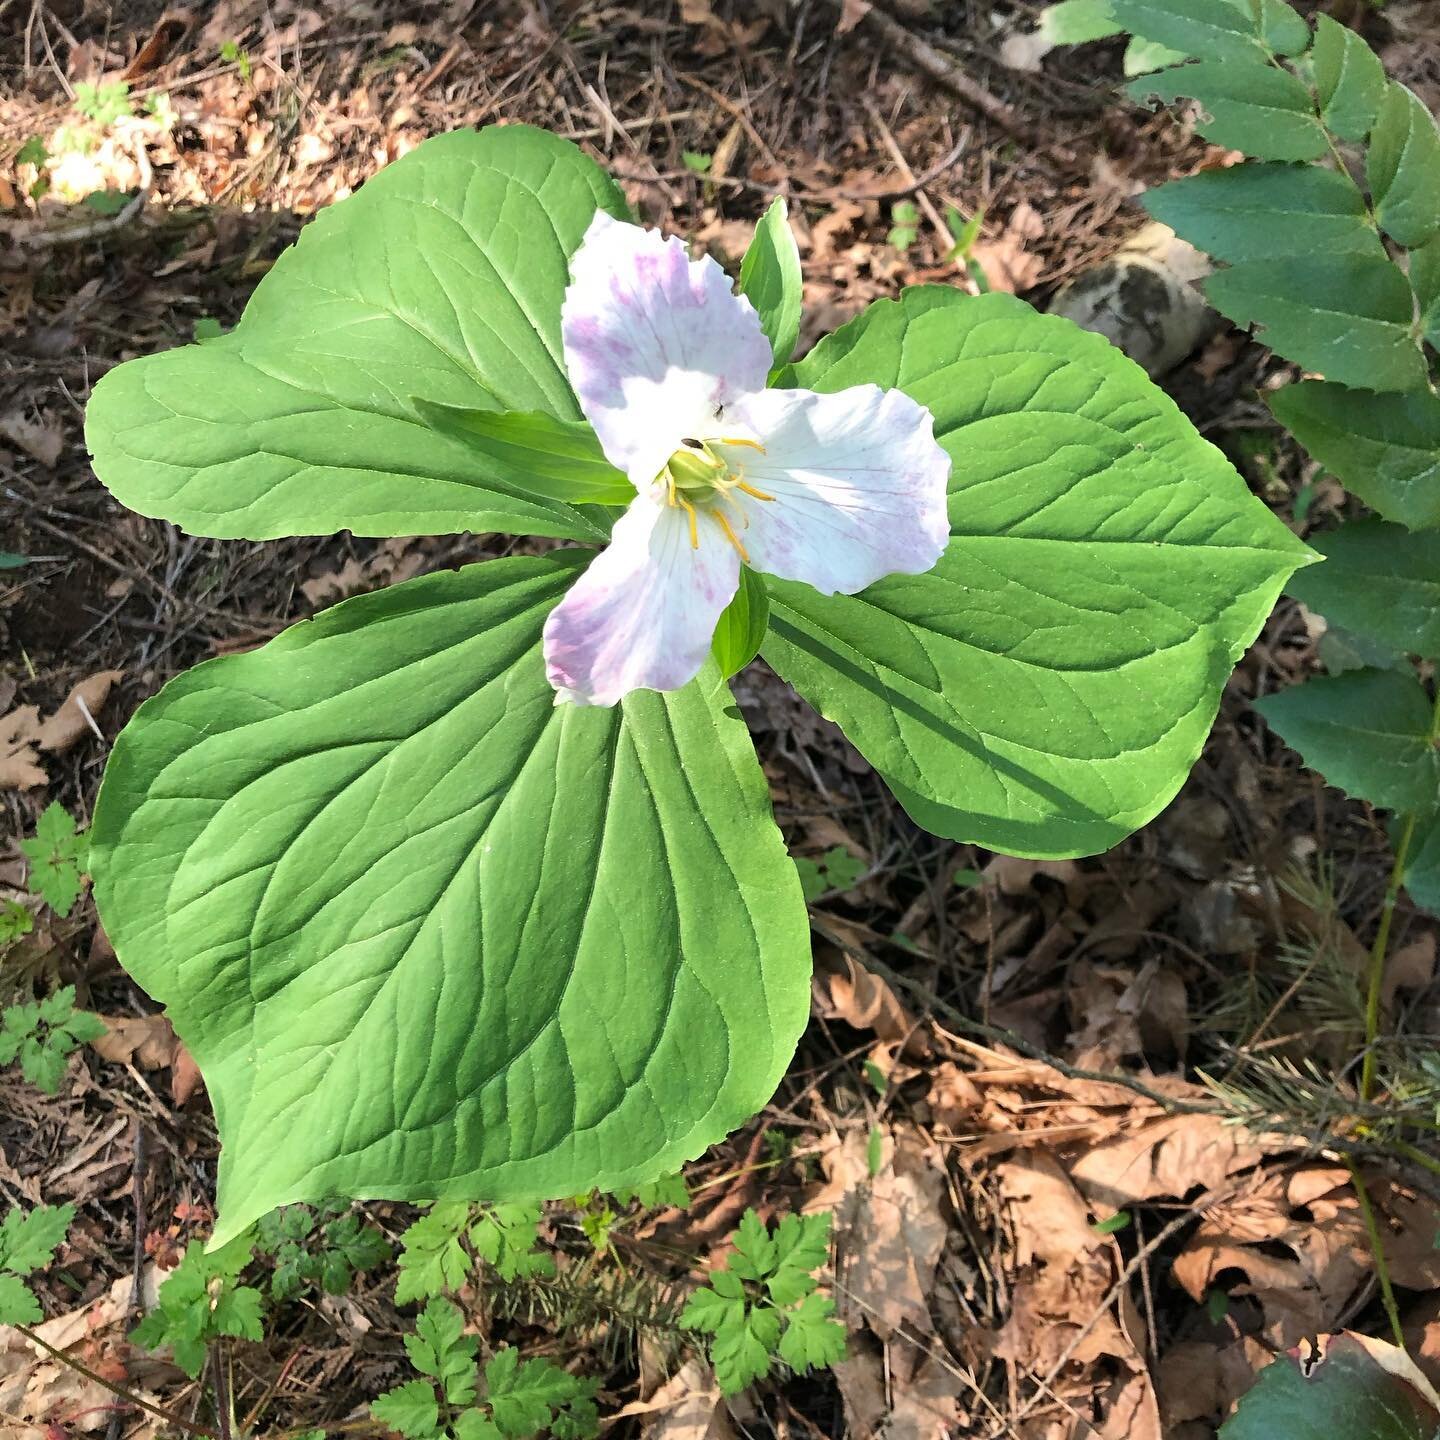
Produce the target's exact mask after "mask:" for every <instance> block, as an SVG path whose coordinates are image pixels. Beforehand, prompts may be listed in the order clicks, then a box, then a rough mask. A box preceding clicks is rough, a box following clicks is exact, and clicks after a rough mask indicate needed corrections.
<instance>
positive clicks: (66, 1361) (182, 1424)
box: [15, 1325, 220, 1440]
mask: <svg viewBox="0 0 1440 1440" xmlns="http://www.w3.org/2000/svg"><path fill="white" fill-rule="evenodd" d="M15 1329H16V1331H17V1332H18V1333H19V1334H21V1335H23V1336H24V1337H25V1338H26V1339H27V1340H28V1341H29V1342H30V1343H31V1344H32V1345H38V1346H39V1347H40V1348H41V1349H42V1350H43V1351H45V1353H46V1354H47V1355H51V1356H53V1357H54V1358H55V1359H56V1360H58V1361H59V1362H60V1363H61V1364H62V1365H68V1366H69V1367H70V1368H71V1369H72V1370H74V1371H76V1372H77V1373H78V1374H80V1375H83V1376H84V1377H85V1378H86V1379H87V1380H89V1381H91V1382H92V1383H94V1384H96V1385H100V1386H103V1387H104V1388H105V1389H106V1390H108V1391H109V1392H110V1393H111V1394H112V1395H118V1396H119V1397H120V1399H122V1400H124V1401H125V1402H126V1403H127V1404H130V1405H134V1406H136V1407H137V1408H138V1409H141V1410H144V1411H147V1412H148V1413H149V1414H151V1415H154V1416H156V1417H157V1418H158V1419H161V1420H163V1421H165V1423H166V1424H167V1425H173V1426H174V1427H175V1428H176V1429H177V1430H183V1431H185V1432H186V1434H188V1435H203V1436H204V1437H205V1440H220V1435H219V1432H218V1431H215V1430H210V1429H207V1428H206V1427H205V1426H204V1425H196V1424H194V1423H193V1422H191V1421H189V1420H183V1419H181V1417H180V1416H179V1415H176V1414H174V1413H172V1412H171V1411H169V1410H162V1409H161V1408H160V1406H158V1405H152V1404H151V1403H150V1402H149V1401H148V1400H142V1399H141V1398H140V1396H138V1395H136V1394H135V1393H134V1392H133V1391H130V1390H126V1389H123V1388H122V1387H121V1386H119V1385H117V1384H115V1382H114V1381H113V1380H107V1379H106V1378H105V1377H104V1376H103V1375H97V1374H96V1373H95V1372H94V1371H93V1370H92V1369H90V1367H89V1366H88V1365H82V1364H81V1363H80V1362H79V1361H78V1360H76V1359H75V1358H74V1357H73V1356H70V1355H67V1354H66V1353H65V1352H64V1351H63V1350H57V1349H56V1348H55V1346H53V1345H52V1344H51V1343H50V1342H49V1341H48V1340H46V1339H45V1338H44V1336H42V1335H37V1334H36V1333H35V1332H34V1331H33V1330H32V1329H31V1328H30V1327H29V1326H28V1325H17V1326H16V1327H15Z"/></svg>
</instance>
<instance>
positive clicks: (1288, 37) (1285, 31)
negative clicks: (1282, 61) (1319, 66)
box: [1246, 0, 1310, 55]
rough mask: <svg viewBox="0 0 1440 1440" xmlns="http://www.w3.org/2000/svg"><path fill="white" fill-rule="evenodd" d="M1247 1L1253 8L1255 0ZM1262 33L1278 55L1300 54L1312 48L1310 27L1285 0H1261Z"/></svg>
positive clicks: (1267, 43) (1266, 42)
mask: <svg viewBox="0 0 1440 1440" xmlns="http://www.w3.org/2000/svg"><path fill="white" fill-rule="evenodd" d="M1246 3H1250V4H1252V8H1253V0H1246ZM1260 34H1261V37H1262V39H1263V40H1264V41H1265V44H1266V45H1268V46H1269V47H1270V49H1271V50H1273V51H1274V52H1275V53H1276V54H1277V55H1299V54H1300V53H1301V52H1302V51H1303V50H1308V49H1309V48H1310V27H1309V26H1308V25H1307V24H1306V23H1305V21H1304V20H1303V19H1302V18H1301V17H1300V16H1299V15H1298V14H1297V13H1296V12H1295V11H1294V10H1293V9H1291V7H1290V6H1289V5H1287V4H1286V3H1285V0H1260Z"/></svg>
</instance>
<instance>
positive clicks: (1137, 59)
mask: <svg viewBox="0 0 1440 1440" xmlns="http://www.w3.org/2000/svg"><path fill="white" fill-rule="evenodd" d="M1183 59H1185V56H1184V55H1183V54H1181V52H1180V51H1179V50H1172V49H1170V47H1169V46H1168V45H1157V44H1156V43H1155V42H1154V41H1153V40H1142V39H1141V38H1140V36H1138V35H1136V36H1134V37H1133V38H1132V39H1131V41H1130V43H1129V44H1128V45H1127V46H1126V47H1125V60H1124V67H1123V68H1124V70H1125V74H1126V75H1127V76H1131V75H1148V74H1150V72H1151V71H1152V70H1163V69H1164V68H1165V67H1166V66H1167V65H1178V64H1179V63H1180V62H1181V61H1182V60H1183Z"/></svg>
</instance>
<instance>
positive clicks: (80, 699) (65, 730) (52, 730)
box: [35, 670, 125, 754]
mask: <svg viewBox="0 0 1440 1440" xmlns="http://www.w3.org/2000/svg"><path fill="white" fill-rule="evenodd" d="M124 674H125V672H124V671H123V670H101V671H98V672H97V673H96V674H94V675H89V676H87V677H86V678H85V679H84V680H82V681H80V683H79V684H78V685H76V686H75V687H74V688H73V689H72V690H71V691H70V693H69V694H68V695H67V696H66V697H65V699H64V700H63V701H62V702H61V704H60V708H59V709H58V710H56V711H55V713H54V714H53V715H52V716H50V718H49V719H48V720H46V721H45V722H44V724H42V725H41V726H40V729H39V731H38V733H37V735H36V741H35V743H36V744H37V745H38V746H39V747H40V749H41V750H45V751H49V752H50V753H52V754H59V753H61V752H62V751H65V750H68V749H69V748H70V747H71V746H72V745H74V744H75V742H76V741H77V740H80V739H82V738H83V737H84V736H86V735H93V734H94V733H95V731H94V730H93V729H92V722H93V721H94V720H95V718H96V717H97V716H98V715H99V713H100V712H101V711H102V710H103V709H104V708H105V702H106V701H107V700H108V699H109V698H110V690H111V687H112V686H113V685H114V684H115V682H116V681H117V680H119V679H120V678H121V677H122V676H123V675H124ZM87 716H88V718H87Z"/></svg>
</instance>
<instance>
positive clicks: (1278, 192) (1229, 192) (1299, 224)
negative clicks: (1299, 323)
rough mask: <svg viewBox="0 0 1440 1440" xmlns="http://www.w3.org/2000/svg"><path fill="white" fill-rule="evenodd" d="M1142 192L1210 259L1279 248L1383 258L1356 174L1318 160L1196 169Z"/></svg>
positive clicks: (1268, 253)
mask: <svg viewBox="0 0 1440 1440" xmlns="http://www.w3.org/2000/svg"><path fill="white" fill-rule="evenodd" d="M1141 200H1142V203H1143V204H1144V206H1145V208H1146V210H1148V211H1149V212H1150V214H1151V215H1153V216H1154V217H1155V219H1157V220H1160V221H1162V222H1163V223H1164V224H1166V225H1168V226H1169V227H1170V228H1171V229H1172V230H1174V231H1175V233H1176V234H1177V235H1179V236H1180V237H1181V238H1182V239H1184V240H1188V241H1189V242H1190V243H1191V244H1192V245H1195V246H1197V247H1198V248H1199V249H1201V250H1204V251H1205V252H1206V254H1208V255H1213V256H1214V257H1215V259H1217V260H1229V261H1240V260H1265V259H1270V258H1273V257H1274V256H1276V255H1279V254H1282V253H1284V252H1286V251H1289V252H1291V253H1293V254H1297V255H1299V254H1306V255H1314V254H1328V253H1345V252H1351V251H1353V252H1357V253H1360V254H1367V255H1376V256H1379V257H1380V258H1381V259H1384V258H1385V247H1384V245H1383V244H1382V243H1381V240H1380V237H1379V235H1378V234H1377V233H1376V231H1375V227H1374V226H1373V225H1372V224H1371V223H1370V220H1369V216H1368V212H1367V211H1366V208H1365V197H1364V196H1363V195H1362V194H1361V193H1360V190H1359V188H1358V187H1357V186H1356V184H1355V182H1354V181H1353V180H1351V179H1350V177H1349V176H1348V175H1343V174H1341V173H1340V172H1339V171H1338V170H1325V169H1322V168H1321V167H1320V166H1318V165H1283V164H1268V163H1263V162H1260V163H1256V164H1251V165H1235V166H1231V167H1230V168H1228V169H1224V170H1202V171H1201V172H1200V173H1199V174H1198V175H1191V176H1189V177H1188V178H1187V179H1184V180H1172V181H1171V182H1170V183H1169V184H1168V185H1161V186H1160V187H1159V188H1158V189H1156V190H1149V191H1146V193H1145V194H1144V195H1143V196H1142V197H1141Z"/></svg>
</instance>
